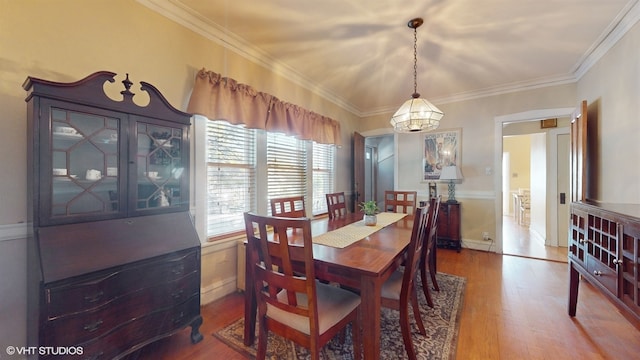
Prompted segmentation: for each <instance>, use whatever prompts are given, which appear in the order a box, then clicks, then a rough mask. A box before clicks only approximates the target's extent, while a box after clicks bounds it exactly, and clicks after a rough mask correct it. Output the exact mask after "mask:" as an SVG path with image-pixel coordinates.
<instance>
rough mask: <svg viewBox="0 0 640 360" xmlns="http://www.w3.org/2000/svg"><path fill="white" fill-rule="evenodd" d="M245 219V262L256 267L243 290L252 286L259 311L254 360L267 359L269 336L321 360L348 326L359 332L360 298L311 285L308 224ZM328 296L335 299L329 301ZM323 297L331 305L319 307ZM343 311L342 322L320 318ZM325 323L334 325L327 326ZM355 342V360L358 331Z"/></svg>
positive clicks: (256, 217)
mask: <svg viewBox="0 0 640 360" xmlns="http://www.w3.org/2000/svg"><path fill="white" fill-rule="evenodd" d="M244 219H245V231H246V235H247V250H248V251H249V260H248V261H251V264H254V265H255V266H254V268H253V269H254V272H253V279H254V282H253V284H247V286H254V289H255V290H254V291H255V293H256V302H257V305H258V321H257V322H258V325H259V333H258V351H257V355H256V358H257V359H264V358H265V355H266V346H267V345H266V343H267V334H268V332H269V331H271V332H274V333H276V334H278V335H280V336H282V337H284V338H287V339H290V340H292V341H294V342H295V343H298V344H300V345H301V346H304V347H306V348H308V349H309V350H310V352H311V354H312V355H311V358H312V359H319V352H320V349H321V348H322V346H323V345H324V344H325V343H326V342H328V341H329V340H331V339H332V338H333V337H334V336H335V335H336V334H337V333H339V332H340V331H341V330H342V329H343V328H345V327H346V325H347V324H349V323H353V328H354V329H359V326H360V325H359V322H358V316H359V314H358V312H359V308H360V305H359V304H360V297H359V296H357V295H355V294H353V293H351V292H348V291H347V290H344V289H340V288H338V287H334V286H330V285H325V284H321V283H318V282H317V281H316V279H315V270H314V260H313V244H312V237H311V223H310V220H309V219H308V218H280V217H273V216H260V215H255V214H252V213H245V215H244ZM288 230H289V231H288ZM294 234H295V235H294ZM293 237H295V239H294V238H293ZM328 292H333V294H329V295H327V293H328ZM318 294H322V295H321V296H318ZM327 297H328V298H329V299H330V301H331V300H333V301H334V302H335V303H332V304H329V306H323V305H322V304H321V303H322V301H325V302H326V300H324V299H326V298H327ZM319 298H320V299H319ZM341 306H348V307H347V308H346V310H345V309H339V310H338V311H341V310H342V311H343V312H342V313H340V316H342V318H340V317H339V316H338V317H336V316H333V314H329V315H326V314H323V313H322V310H323V309H330V310H331V311H333V309H336V308H339V307H341ZM345 314H346V315H345ZM323 317H326V318H329V319H330V320H329V321H332V322H331V323H330V325H328V326H327V323H326V319H325V318H323ZM323 321H324V322H323ZM353 336H354V349H357V353H358V356H357V357H356V358H359V354H360V349H361V348H360V335H359V331H354V333H353Z"/></svg>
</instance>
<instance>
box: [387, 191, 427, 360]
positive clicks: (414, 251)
mask: <svg viewBox="0 0 640 360" xmlns="http://www.w3.org/2000/svg"><path fill="white" fill-rule="evenodd" d="M432 210H433V208H432V207H431V204H429V205H427V206H425V207H419V208H417V209H416V213H415V215H414V220H413V228H412V231H411V240H410V241H409V246H408V248H407V256H406V259H405V262H404V271H402V270H396V271H395V272H394V273H393V274H391V276H390V277H389V279H387V280H386V281H385V282H384V283H383V284H382V288H381V296H382V299H381V305H382V306H384V307H388V308H391V309H394V310H398V311H400V330H401V332H402V340H403V341H404V348H405V350H406V351H407V355H408V356H409V359H410V360H413V359H415V358H416V353H415V349H414V348H413V341H412V340H411V329H410V328H409V301H411V307H412V308H413V316H414V318H415V321H416V323H417V324H418V328H419V330H420V334H422V335H423V336H426V335H427V332H426V330H425V328H424V324H423V323H422V317H420V307H419V305H418V293H417V290H416V286H415V280H416V274H417V270H418V266H419V265H420V263H421V261H420V256H421V254H422V247H423V245H424V240H425V238H426V233H427V231H428V229H427V225H428V222H429V217H430V215H431V211H432Z"/></svg>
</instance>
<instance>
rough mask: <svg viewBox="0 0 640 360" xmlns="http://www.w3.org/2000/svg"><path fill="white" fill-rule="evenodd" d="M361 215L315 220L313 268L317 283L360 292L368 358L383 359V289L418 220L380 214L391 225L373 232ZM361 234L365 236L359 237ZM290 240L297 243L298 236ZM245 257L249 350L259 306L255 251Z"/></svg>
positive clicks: (245, 342)
mask: <svg viewBox="0 0 640 360" xmlns="http://www.w3.org/2000/svg"><path fill="white" fill-rule="evenodd" d="M362 217H363V214H362V213H348V214H346V215H345V216H343V217H338V218H335V219H332V220H330V219H329V218H319V219H314V220H312V221H311V233H312V237H313V258H314V270H315V276H316V278H317V279H318V280H321V281H325V282H333V283H337V284H339V285H341V286H344V287H347V288H352V289H356V290H357V291H358V292H359V293H360V298H361V303H360V306H361V314H362V316H361V326H362V339H363V344H362V345H363V348H364V353H363V355H364V359H379V358H380V343H381V342H380V332H381V329H380V325H381V287H382V284H383V283H384V282H385V280H387V279H388V278H389V276H390V275H391V274H392V273H393V272H394V271H395V270H396V269H397V268H398V267H399V266H400V265H401V264H402V261H403V258H404V253H405V251H406V249H407V246H408V245H409V241H410V239H411V231H412V227H413V216H412V215H406V214H395V213H381V214H378V218H383V219H387V220H386V223H385V222H384V221H383V223H380V221H379V222H378V225H376V226H374V227H371V228H369V229H366V228H363V226H364V225H363V220H362ZM362 230H364V231H365V232H366V236H364V237H362V238H359V239H358V237H360V236H361V235H362V234H363V233H362V232H361V231H362ZM291 239H293V240H291ZM290 242H293V243H295V242H296V240H295V236H294V237H291V238H290ZM345 242H346V243H345ZM250 248H252V247H251V246H248V247H247V249H250ZM246 254H247V255H246V256H247V261H246V262H245V266H246V268H245V276H246V279H245V281H246V282H245V284H247V285H246V289H245V307H244V317H245V322H244V344H245V345H247V346H250V345H252V344H253V343H254V341H255V326H256V309H257V305H256V296H255V286H254V282H253V271H254V270H253V268H254V266H255V265H254V264H252V262H251V258H252V257H253V255H251V254H250V251H247V252H246ZM253 258H254V259H255V257H253ZM373 314H375V316H373Z"/></svg>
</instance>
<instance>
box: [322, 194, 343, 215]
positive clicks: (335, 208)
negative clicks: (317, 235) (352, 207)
mask: <svg viewBox="0 0 640 360" xmlns="http://www.w3.org/2000/svg"><path fill="white" fill-rule="evenodd" d="M325 197H326V198H327V211H328V213H329V219H330V220H332V219H335V218H339V217H342V216H344V215H346V214H347V202H346V198H345V197H344V192H338V193H332V194H326V195H325Z"/></svg>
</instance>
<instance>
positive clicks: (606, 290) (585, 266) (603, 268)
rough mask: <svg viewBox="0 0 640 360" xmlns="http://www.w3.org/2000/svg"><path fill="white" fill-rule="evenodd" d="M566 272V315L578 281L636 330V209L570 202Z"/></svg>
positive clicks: (639, 216)
mask: <svg viewBox="0 0 640 360" xmlns="http://www.w3.org/2000/svg"><path fill="white" fill-rule="evenodd" d="M569 269H570V279H569V315H570V316H576V306H577V303H578V285H579V282H580V276H582V278H583V279H585V280H587V281H588V282H589V283H590V284H592V285H594V286H595V287H596V288H598V289H599V290H600V291H601V292H602V293H603V294H604V295H606V296H607V297H608V298H609V299H610V300H611V301H612V302H613V303H614V304H615V305H616V306H617V307H618V308H619V309H620V310H621V311H622V313H623V314H624V315H625V316H626V317H627V318H628V319H629V320H630V321H631V322H632V323H633V324H634V325H635V326H636V327H638V328H639V329H640V205H631V204H600V203H594V202H573V203H571V224H570V229H569ZM585 310H586V309H585ZM589 310H591V311H597V309H589Z"/></svg>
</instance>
